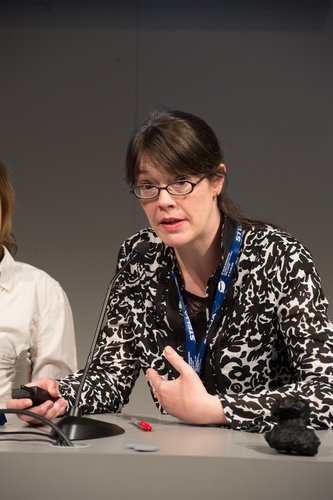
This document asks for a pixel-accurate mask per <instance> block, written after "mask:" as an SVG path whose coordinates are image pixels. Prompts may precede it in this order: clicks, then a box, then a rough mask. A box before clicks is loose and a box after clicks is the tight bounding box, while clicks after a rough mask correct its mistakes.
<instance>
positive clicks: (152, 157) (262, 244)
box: [8, 111, 333, 432]
mask: <svg viewBox="0 0 333 500" xmlns="http://www.w3.org/2000/svg"><path fill="white" fill-rule="evenodd" d="M126 176H127V181H128V184H129V185H130V188H131V192H132V193H133V194H134V195H135V196H136V197H137V198H138V201H139V203H140V204H141V206H142V208H143V210H144V211H145V213H146V215H147V218H148V221H149V227H148V228H146V229H143V230H141V231H140V232H138V233H137V234H135V235H134V236H132V237H131V238H129V239H128V240H127V241H125V242H124V243H123V245H122V246H121V249H120V253H119V259H118V269H121V268H122V266H124V264H125V263H126V262H127V261H128V260H129V258H131V256H132V255H133V252H135V249H136V248H137V246H138V245H139V244H140V243H142V242H146V243H147V248H148V249H147V251H146V253H145V255H144V256H143V257H142V258H141V259H137V260H133V262H132V263H131V264H130V265H129V267H128V268H126V269H125V270H124V271H123V273H122V274H121V276H120V277H119V278H118V280H117V283H116V286H115V287H114V290H113V294H112V296H111V299H110V303H109V309H108V320H107V325H106V327H105V328H104V330H103V333H102V335H101V336H100V338H99V341H98V345H97V348H96V352H95V355H94V360H93V363H92V367H91V369H90V371H89V375H88V378H87V382H86V384H85V387H84V389H83V393H82V410H83V411H84V412H86V413H91V412H104V411H108V412H109V411H111V412H116V411H120V410H121V408H122V407H123V405H124V404H126V403H127V402H128V400H129V397H130V393H131V391H132V388H133V386H134V383H135V380H136V379H137V377H138V375H139V372H140V369H142V370H143V371H144V373H145V374H146V378H147V380H148V382H149V385H150V388H151V393H152V396H153V398H154V400H155V402H156V405H157V406H158V407H159V409H160V410H161V411H165V412H167V413H169V414H171V415H173V416H175V417H177V418H179V419H181V420H183V421H185V422H188V423H194V424H217V425H230V426H231V427H232V428H234V429H240V430H241V429H243V430H247V431H254V432H262V431H265V430H268V429H270V428H271V427H272V425H273V420H272V417H271V407H272V404H273V403H274V401H276V400H277V399H279V398H281V397H282V396H286V395H292V396H301V397H304V398H305V399H306V400H307V401H308V402H309V403H310V407H311V424H312V425H313V426H314V427H317V428H318V427H326V428H327V427H331V426H333V416H332V412H331V410H330V408H332V405H333V391H332V377H333V370H332V361H333V358H332V352H333V343H332V332H333V326H332V324H331V323H330V322H329V320H328V317H327V301H326V299H325V297H324V295H323V292H322V289H321V285H320V280H319V277H318V274H317V272H316V269H315V267H314V264H313V261H312V258H311V255H310V253H309V252H308V251H307V250H306V249H305V248H304V247H303V246H302V245H301V244H300V243H299V242H297V241H296V240H295V239H294V238H293V237H291V236H290V235H289V234H287V233H285V232H282V231H281V230H280V229H279V228H277V227H274V226H273V225H270V224H267V223H265V222H263V221H258V220H254V219H252V218H250V217H249V216H247V215H246V214H245V213H243V212H242V211H241V210H239V209H238V208H237V207H236V206H235V205H234V204H233V203H232V202H231V201H230V199H229V198H228V196H227V195H226V193H225V192H223V191H222V190H223V188H224V187H225V184H226V167H225V165H224V163H223V153H222V151H221V148H220V146H219V143H218V140H217V138H216V136H215V134H214V132H213V131H212V129H211V128H210V127H209V126H208V125H207V124H206V123H205V122H204V121H203V120H201V119H200V118H198V117H196V116H193V115H191V114H188V113H184V112H180V111H163V112H161V113H156V114H154V115H153V116H151V117H150V118H149V119H147V120H146V121H145V122H144V123H143V124H142V125H141V126H140V127H139V128H138V129H137V130H136V131H135V133H134V135H133V137H132V138H131V140H130V142H129V146H128V151H127V160H126ZM79 379H80V373H76V374H73V375H69V376H67V377H66V378H65V379H63V380H62V381H60V382H59V384H56V383H55V382H54V381H51V380H42V381H38V384H39V385H41V386H43V387H44V388H46V389H48V390H49V392H50V393H51V394H52V395H56V394H58V390H59V392H60V394H61V396H62V398H60V399H59V400H58V401H57V402H56V403H52V402H47V403H44V404H43V405H42V406H41V407H39V408H37V409H36V411H38V412H41V413H43V414H44V415H45V416H47V417H49V418H53V417H55V416H56V415H58V414H60V413H61V412H62V411H64V409H65V407H66V404H67V403H66V401H68V402H69V403H70V404H72V403H73V401H74V399H75V391H76V388H77V385H78V381H79ZM19 404H20V405H24V404H25V403H24V402H23V401H21V402H19V403H17V402H13V401H12V400H11V401H9V403H8V405H9V406H11V407H13V406H16V407H18V405H19ZM20 407H23V406H20Z"/></svg>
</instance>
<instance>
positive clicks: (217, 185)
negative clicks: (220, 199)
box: [214, 163, 227, 196]
mask: <svg viewBox="0 0 333 500" xmlns="http://www.w3.org/2000/svg"><path fill="white" fill-rule="evenodd" d="M219 170H220V172H221V173H220V175H217V176H216V178H215V181H214V189H215V193H216V196H219V195H220V194H221V191H222V188H223V184H224V179H225V175H226V173H227V169H226V167H225V165H224V163H220V165H219Z"/></svg>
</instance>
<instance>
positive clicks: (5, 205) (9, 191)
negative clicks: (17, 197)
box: [0, 160, 17, 257]
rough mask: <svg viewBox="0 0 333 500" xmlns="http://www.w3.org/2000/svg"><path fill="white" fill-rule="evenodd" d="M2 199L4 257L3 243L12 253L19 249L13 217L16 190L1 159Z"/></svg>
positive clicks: (0, 230) (0, 237)
mask: <svg viewBox="0 0 333 500" xmlns="http://www.w3.org/2000/svg"><path fill="white" fill-rule="evenodd" d="M0 201H1V224H0V257H2V248H1V247H2V245H4V246H5V247H6V248H8V250H9V251H10V253H11V254H12V255H14V254H15V252H16V250H17V245H16V241H15V237H14V235H13V233H12V219H13V212H14V190H13V187H12V185H11V182H10V179H9V175H8V171H7V168H6V167H5V165H4V163H3V162H2V161H1V160H0Z"/></svg>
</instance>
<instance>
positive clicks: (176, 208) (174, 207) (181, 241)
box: [137, 162, 225, 250]
mask: <svg viewBox="0 0 333 500" xmlns="http://www.w3.org/2000/svg"><path fill="white" fill-rule="evenodd" d="M224 168H225V167H224V166H223V165H222V166H221V172H223V171H224ZM201 177H202V175H201V176H197V177H196V176H193V177H187V176H186V179H187V180H190V181H192V182H197V181H198V180H199V179H200V178H201ZM175 180H177V179H175V178H172V177H170V176H169V175H168V174H167V173H165V172H161V171H159V170H158V169H156V168H155V167H153V166H152V165H151V164H150V163H149V162H143V163H142V164H141V166H140V170H139V174H138V179H137V184H153V185H155V186H159V187H164V186H166V185H167V184H169V183H170V182H173V181H175ZM223 180H224V177H223V176H221V177H220V176H216V177H215V178H214V179H213V180H210V179H207V178H205V179H203V180H202V181H201V182H200V183H199V184H198V185H197V186H195V188H194V190H193V191H192V192H191V193H190V194H187V195H184V196H174V195H171V194H169V193H168V192H167V191H166V190H165V189H163V190H161V191H160V193H159V196H157V197H156V198H152V199H148V200H142V199H141V200H140V202H141V206H142V208H143V210H144V211H145V213H146V216H147V218H148V220H149V223H150V225H151V227H152V228H153V229H154V231H155V232H156V234H157V235H158V236H159V237H160V238H161V240H162V241H163V242H164V243H165V244H166V245H168V246H171V247H174V248H176V249H180V248H182V247H184V246H191V245H192V246H193V245H194V247H193V248H198V249H201V250H202V249H205V248H207V246H208V245H210V244H211V241H212V238H213V237H214V236H215V235H216V232H217V230H218V228H219V226H220V223H221V214H220V210H219V208H218V206H217V193H219V192H220V191H221V190H222V186H223Z"/></svg>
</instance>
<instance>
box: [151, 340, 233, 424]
mask: <svg viewBox="0 0 333 500" xmlns="http://www.w3.org/2000/svg"><path fill="white" fill-rule="evenodd" d="M164 354H165V356H166V358H167V360H168V361H169V363H170V364H171V365H172V366H173V367H174V368H175V369H176V370H177V371H178V372H179V377H178V378H177V379H175V380H165V379H163V378H162V377H161V376H160V375H159V374H158V373H157V372H156V371H155V370H154V369H152V368H149V369H148V370H147V372H146V378H147V380H148V381H149V383H150V385H151V387H152V389H153V392H154V394H156V397H157V399H158V401H159V403H160V405H161V406H162V408H163V409H164V410H165V411H166V412H167V413H168V414H169V415H172V416H174V417H176V418H179V419H180V420H182V421H184V422H188V423H192V424H228V421H227V419H226V417H225V414H224V411H223V407H222V404H221V401H220V400H219V398H218V396H212V395H211V394H208V392H207V391H206V389H205V387H204V385H203V383H202V382H201V380H200V378H199V377H198V375H197V374H196V373H195V371H194V370H193V368H191V367H190V366H189V365H188V364H187V363H186V362H185V361H184V360H183V358H181V357H180V356H179V354H177V352H176V351H175V350H174V349H172V347H170V346H167V347H166V348H165V349H164Z"/></svg>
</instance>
